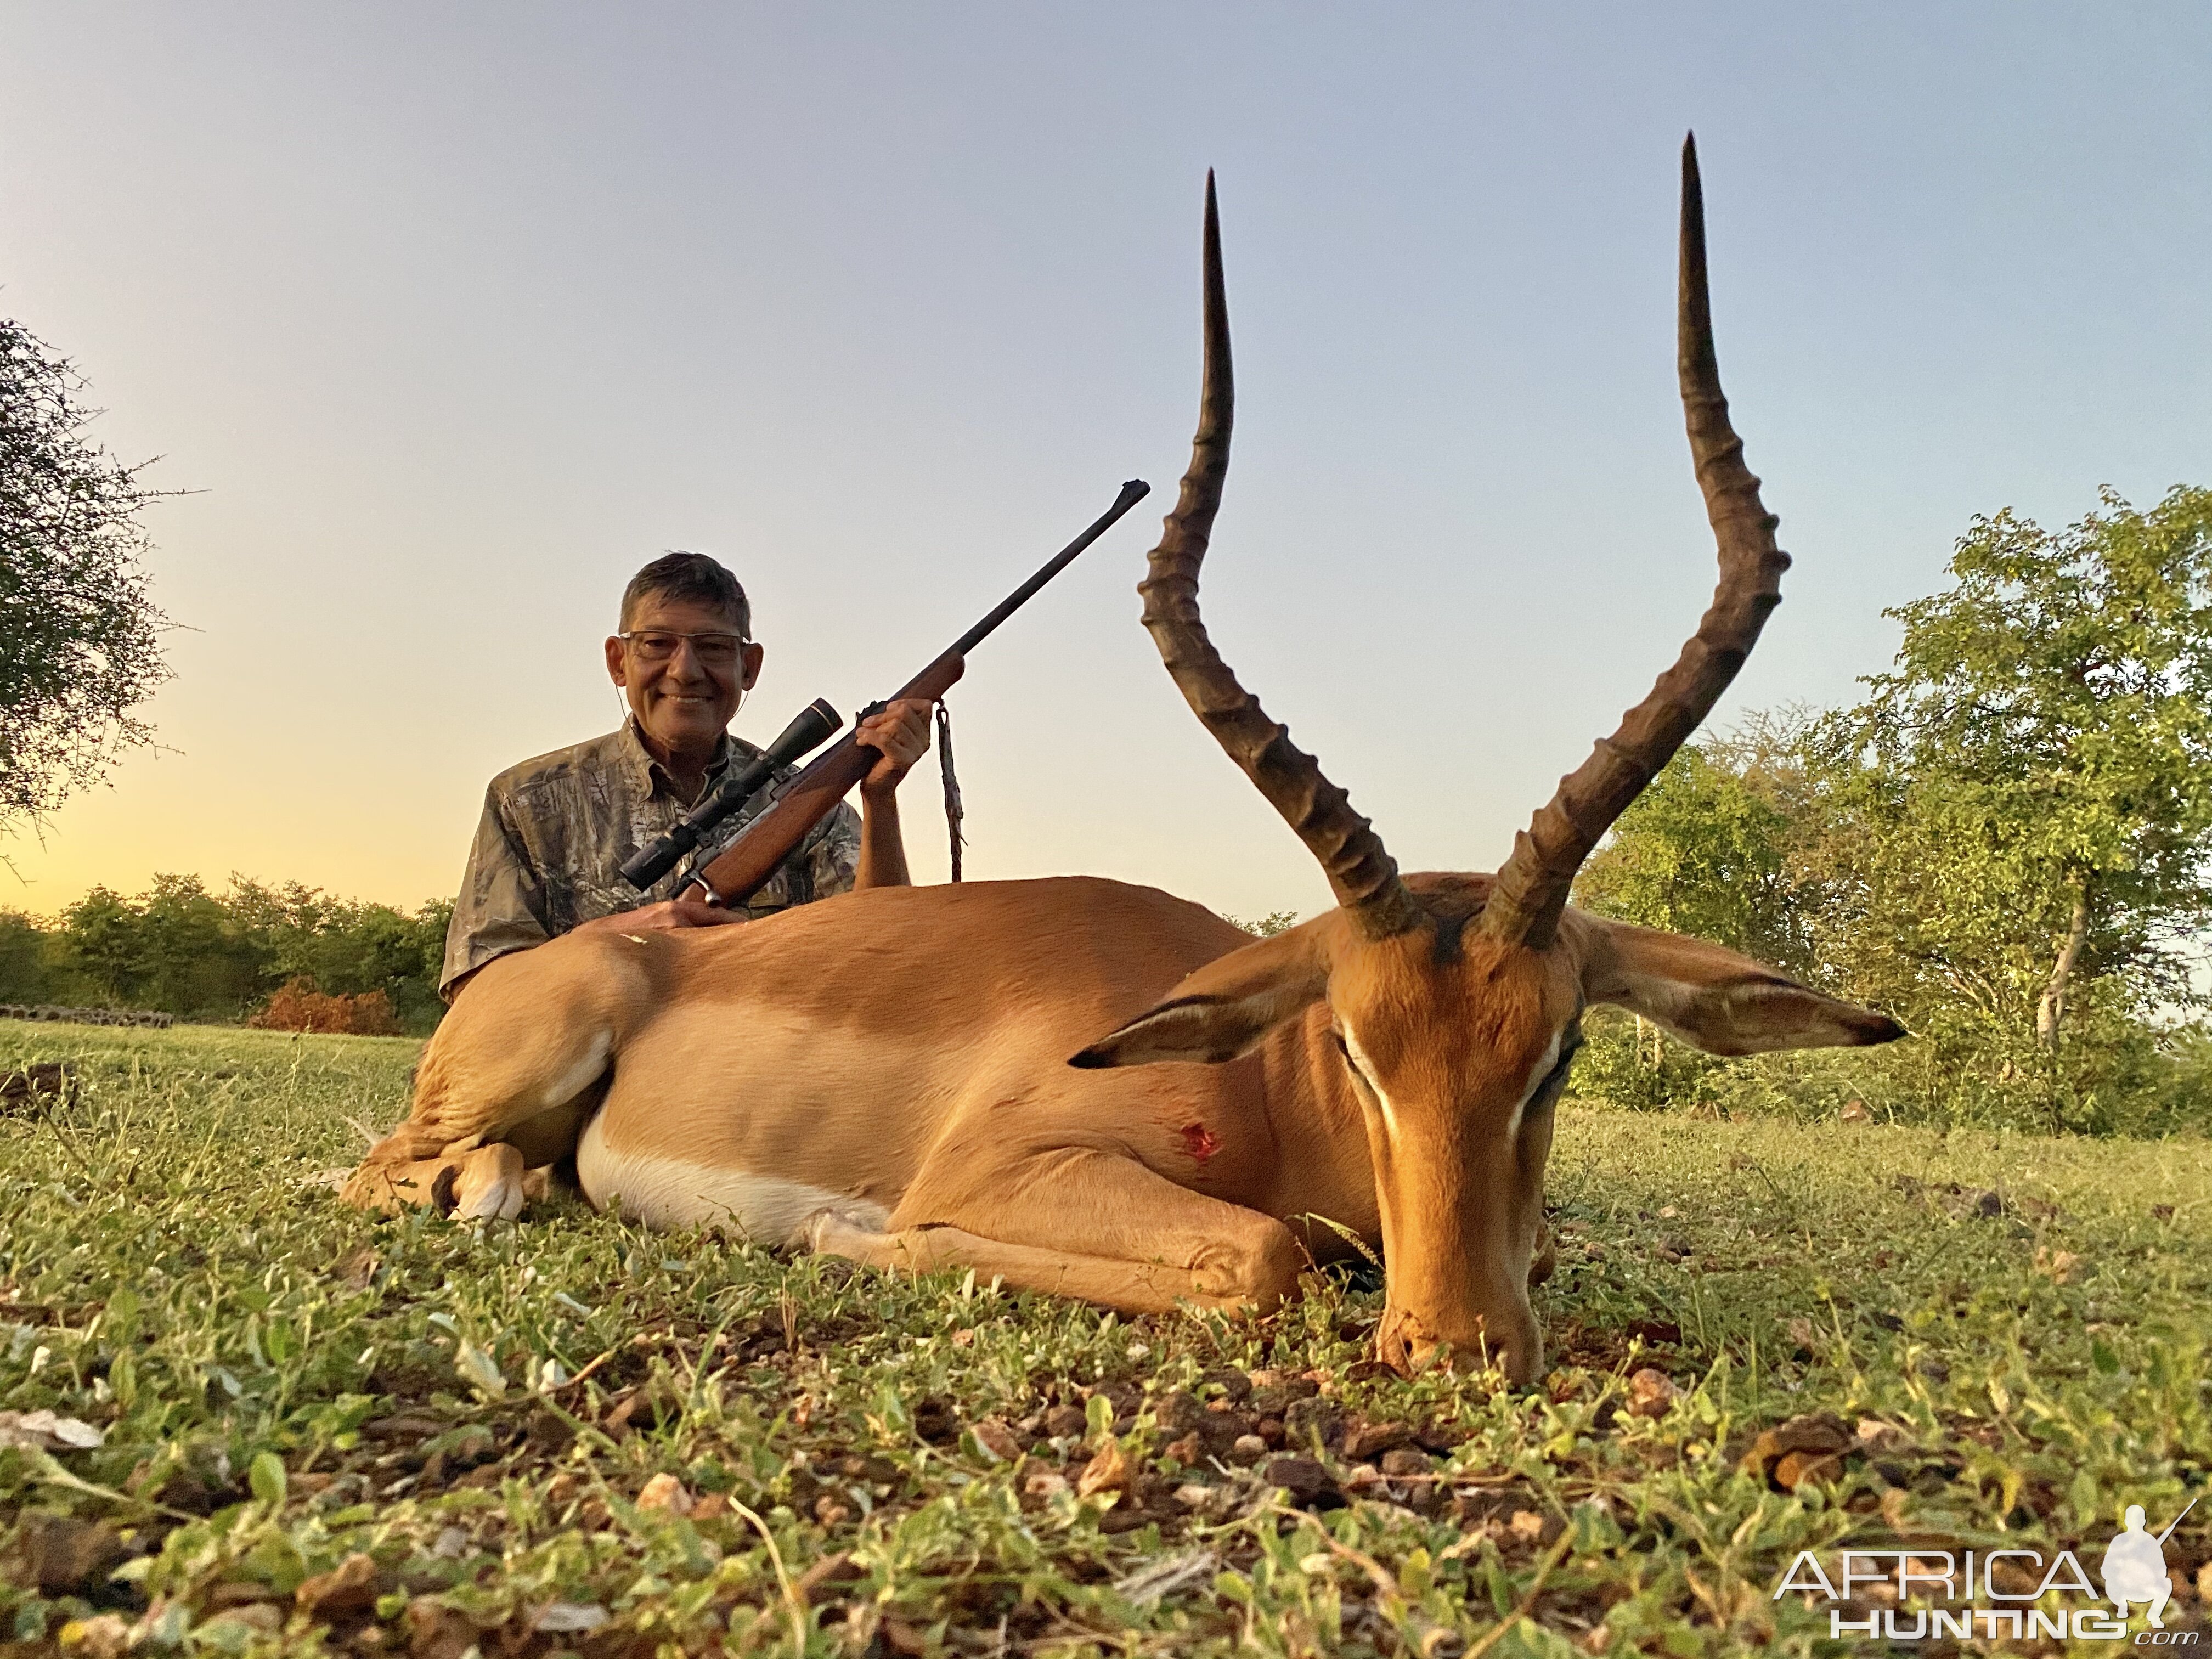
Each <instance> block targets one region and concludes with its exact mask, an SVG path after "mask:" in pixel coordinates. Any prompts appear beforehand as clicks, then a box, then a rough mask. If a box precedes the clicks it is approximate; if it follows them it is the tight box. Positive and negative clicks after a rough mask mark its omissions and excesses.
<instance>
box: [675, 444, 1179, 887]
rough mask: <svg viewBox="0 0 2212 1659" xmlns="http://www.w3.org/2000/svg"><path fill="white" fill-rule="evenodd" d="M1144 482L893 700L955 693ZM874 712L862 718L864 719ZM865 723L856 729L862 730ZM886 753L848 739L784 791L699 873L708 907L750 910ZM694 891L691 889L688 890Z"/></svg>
mask: <svg viewBox="0 0 2212 1659" xmlns="http://www.w3.org/2000/svg"><path fill="white" fill-rule="evenodd" d="M1151 493H1152V486H1151V485H1150V484H1148V483H1146V482H1145V481H1144V480H1143V479H1142V478H1132V479H1130V480H1129V482H1128V483H1125V484H1123V485H1122V486H1121V494H1120V495H1118V496H1116V497H1115V501H1114V505H1113V506H1111V507H1108V508H1107V509H1106V511H1105V512H1104V513H1101V514H1100V515H1099V516H1098V518H1097V520H1095V521H1094V522H1093V523H1092V524H1091V526H1090V527H1089V528H1087V529H1086V530H1085V531H1084V532H1083V533H1082V534H1081V535H1080V536H1078V537H1077V538H1075V539H1074V540H1073V541H1072V542H1070V543H1069V544H1067V545H1066V547H1064V548H1062V549H1060V551H1059V552H1057V553H1055V554H1054V555H1053V556H1052V557H1051V558H1050V559H1048V560H1047V561H1046V562H1045V564H1044V567H1043V568H1042V569H1040V570H1039V571H1038V572H1037V573H1036V574H1035V575H1033V576H1031V577H1030V579H1029V580H1027V581H1025V582H1024V583H1023V584H1022V585H1021V586H1019V587H1018V588H1016V589H1015V590H1014V591H1013V592H1012V593H1009V594H1008V595H1007V596H1006V598H1005V599H1001V600H1000V602H999V603H998V604H997V605H994V606H993V607H992V609H991V611H990V612H989V614H988V615H987V616H986V617H984V618H983V619H982V620H981V622H979V623H976V624H975V626H974V627H973V628H971V629H969V630H968V631H967V632H966V633H965V634H963V635H961V636H960V637H959V638H958V639H957V640H955V641H953V642H952V647H951V649H950V650H948V651H946V652H945V653H944V654H943V655H942V656H940V657H939V658H938V659H937V660H936V661H934V662H933V663H931V664H930V665H929V666H928V667H927V668H925V669H923V670H922V671H921V672H920V673H919V674H916V675H915V677H914V678H912V679H910V680H908V682H907V683H906V684H904V685H902V686H901V687H900V688H899V689H898V691H897V694H896V696H894V697H892V698H890V699H889V701H891V702H903V701H905V700H907V699H909V698H911V699H914V700H915V701H918V702H936V701H937V700H938V699H939V697H941V696H944V695H945V693H946V692H947V691H949V690H951V689H952V686H953V685H954V684H955V683H956V682H957V680H958V679H959V678H960V676H961V675H962V674H963V672H965V671H966V670H967V667H968V653H969V652H970V651H973V650H974V649H975V647H976V646H978V645H979V644H981V642H982V641H983V640H984V638H985V637H986V636H987V635H989V634H990V633H991V632H992V630H993V629H996V628H997V627H998V625H999V624H1000V623H1002V622H1004V621H1006V618H1007V617H1011V616H1012V615H1013V614H1014V612H1015V611H1018V610H1020V609H1021V608H1022V606H1024V605H1027V604H1028V603H1029V602H1030V599H1031V598H1032V597H1034V596H1035V594H1036V591H1037V590H1038V589H1039V588H1041V587H1042V586H1044V585H1045V584H1046V583H1047V582H1048V581H1050V580H1052V579H1053V578H1054V576H1057V575H1058V574H1060V572H1061V571H1062V570H1065V569H1066V568H1067V566H1068V565H1069V563H1070V562H1073V559H1074V557H1075V556H1076V555H1077V554H1079V553H1080V552H1082V551H1083V550H1084V549H1085V548H1086V547H1088V546H1090V545H1091V543H1093V542H1095V541H1097V539H1098V538H1100V537H1101V536H1103V535H1104V534H1105V533H1106V532H1107V531H1109V529H1111V528H1112V527H1113V526H1114V523H1115V520H1117V519H1119V518H1120V517H1121V515H1122V514H1123V513H1127V511H1128V510H1129V509H1130V508H1131V507H1134V506H1135V505H1136V504H1137V503H1138V502H1139V501H1142V500H1144V499H1145V497H1146V495H1150V494H1151ZM873 712H874V711H873V710H872V709H864V710H862V711H861V719H863V720H865V719H866V717H867V716H868V714H872V713H873ZM858 724H859V722H858V721H855V722H854V725H855V726H858ZM882 758H883V755H882V751H880V750H877V749H875V748H872V747H871V746H869V745H866V744H862V743H861V742H860V740H859V738H858V736H857V733H856V732H847V733H846V734H845V735H844V736H843V737H842V738H839V739H838V740H837V741H836V743H834V744H831V745H830V746H829V748H827V749H825V750H823V751H822V753H821V754H819V755H817V757H815V758H814V760H813V762H812V763H811V764H809V765H808V767H807V768H806V769H805V771H803V772H801V773H800V774H799V775H798V776H797V777H795V778H793V780H792V781H791V782H790V783H789V784H788V785H787V786H786V787H785V788H784V789H783V791H782V793H780V794H778V795H777V796H776V798H775V800H773V801H771V802H770V803H769V805H768V807H767V809H766V810H765V811H763V812H762V813H761V815H760V816H759V817H757V818H755V819H754V820H753V821H752V822H751V823H749V824H747V825H746V826H745V828H744V833H743V834H742V835H740V836H738V838H737V839H736V840H735V841H733V842H731V843H730V844H729V846H728V847H726V848H724V849H723V851H722V854H721V856H720V857H719V858H717V859H715V860H714V862H713V863H711V864H708V865H706V866H702V868H700V869H698V870H696V871H694V872H692V877H691V885H692V886H693V887H696V888H702V889H704V890H705V895H706V899H707V902H708V903H709V904H722V905H738V904H743V903H744V902H745V901H746V900H747V899H749V898H750V897H751V896H753V895H754V894H755V893H757V892H758V891H760V890H761V889H762V888H763V887H764V886H766V885H767V884H768V882H769V878H770V877H772V876H774V875H775V872H776V867H777V866H779V865H781V863H782V862H783V861H784V860H786V859H787V858H789V857H790V856H791V854H792V853H793V850H794V849H795V848H797V847H798V846H799V842H802V841H804V840H805V839H806V832H807V831H808V830H810V829H812V828H813V827H814V826H815V825H816V824H817V823H821V822H822V820H823V818H825V817H828V816H829V812H830V811H831V809H832V808H834V807H835V806H836V805H837V803H838V802H839V801H841V800H842V799H845V796H846V794H847V793H848V792H849V791H850V790H851V789H852V787H853V786H854V784H856V783H858V782H860V780H861V779H863V778H865V777H866V776H867V775H868V773H869V771H870V770H871V769H872V768H873V767H874V766H875V763H877V762H878V760H881V759H882ZM687 891H689V889H687Z"/></svg>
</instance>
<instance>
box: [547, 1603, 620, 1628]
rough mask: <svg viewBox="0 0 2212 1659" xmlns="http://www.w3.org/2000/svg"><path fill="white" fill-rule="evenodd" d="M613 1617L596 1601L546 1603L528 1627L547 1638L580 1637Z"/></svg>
mask: <svg viewBox="0 0 2212 1659" xmlns="http://www.w3.org/2000/svg"><path fill="white" fill-rule="evenodd" d="M611 1617H613V1615H612V1614H611V1613H609V1612H608V1611H607V1610H606V1609H605V1607H601V1606H600V1605H599V1603H598V1602H596V1601H548V1602H547V1603H546V1604H545V1605H544V1607H541V1608H539V1609H538V1617H537V1618H535V1619H534V1620H532V1621H531V1626H530V1627H531V1628H532V1630H535V1631H539V1632H544V1634H546V1635H549V1636H580V1635H582V1634H584V1633H585V1632H587V1631H595V1630H597V1629H598V1628H599V1626H602V1625H604V1624H605V1623H606V1622H607V1620H609V1619H611Z"/></svg>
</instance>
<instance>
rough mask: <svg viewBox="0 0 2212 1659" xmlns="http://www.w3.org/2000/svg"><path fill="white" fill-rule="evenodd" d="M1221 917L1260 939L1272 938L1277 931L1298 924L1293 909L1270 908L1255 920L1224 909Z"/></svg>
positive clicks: (1285, 930) (1286, 931) (1296, 915)
mask: <svg viewBox="0 0 2212 1659" xmlns="http://www.w3.org/2000/svg"><path fill="white" fill-rule="evenodd" d="M1221 919H1222V921H1225V922H1228V923H1229V924H1230V925H1231V926H1232V927H1242V928H1243V930H1244V931H1245V932H1246V933H1252V934H1256V935H1257V936H1258V937H1259V938H1261V939H1273V938H1274V936H1275V935H1276V934H1278V933H1289V932H1290V931H1291V928H1293V927H1297V925H1298V913H1297V911H1295V910H1270V911H1268V912H1267V915H1264V916H1261V917H1260V918H1259V919H1258V920H1257V921H1245V920H1244V918H1243V917H1242V916H1232V915H1230V914H1229V913H1228V912H1227V911H1226V910H1224V911H1223V912H1222V913H1221Z"/></svg>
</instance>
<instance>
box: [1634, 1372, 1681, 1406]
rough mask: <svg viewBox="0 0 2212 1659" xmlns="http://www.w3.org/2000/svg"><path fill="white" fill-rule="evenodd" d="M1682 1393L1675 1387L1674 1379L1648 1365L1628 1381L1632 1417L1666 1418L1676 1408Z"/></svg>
mask: <svg viewBox="0 0 2212 1659" xmlns="http://www.w3.org/2000/svg"><path fill="white" fill-rule="evenodd" d="M1681 1395H1682V1391H1681V1390H1680V1389H1678V1388H1676V1387H1675V1386H1674V1378H1673V1377H1671V1376H1668V1375H1667V1373H1666V1372H1664V1371H1662V1370H1658V1369H1657V1368H1656V1367H1655V1366H1651V1365H1646V1366H1645V1367H1644V1369H1643V1370H1639V1371H1638V1372H1637V1373H1636V1374H1635V1375H1634V1376H1632V1377H1630V1378H1629V1379H1628V1411H1629V1415H1630V1416H1632V1417H1651V1418H1659V1417H1664V1416H1666V1415H1667V1413H1668V1412H1670V1411H1672V1410H1673V1409H1674V1402H1675V1401H1677V1400H1679V1399H1680V1398H1681Z"/></svg>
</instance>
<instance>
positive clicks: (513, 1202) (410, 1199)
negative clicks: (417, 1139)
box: [345, 1141, 550, 1221]
mask: <svg viewBox="0 0 2212 1659" xmlns="http://www.w3.org/2000/svg"><path fill="white" fill-rule="evenodd" d="M549 1173H550V1172H549V1171H547V1170H532V1169H528V1168H526V1166H525V1165H524V1164H523V1161H522V1154H521V1153H520V1152H518V1151H516V1150H515V1149H514V1148H513V1146H507V1144H506V1143H505V1142H503V1141H502V1142H498V1143H495V1144H494V1145H492V1146H478V1147H476V1148H474V1149H473V1150H471V1151H466V1152H463V1151H455V1152H453V1153H452V1155H451V1156H448V1157H444V1158H420V1159H417V1160H416V1161H415V1162H414V1163H411V1164H380V1165H375V1166H366V1165H365V1166H363V1167H362V1169H361V1170H356V1172H355V1175H354V1177H353V1179H352V1180H351V1181H349V1182H347V1183H346V1189H345V1198H346V1201H347V1202H349V1203H351V1204H357V1205H360V1206H362V1207H363V1208H365V1209H374V1210H382V1211H384V1212H386V1213H387V1214H388V1213H390V1212H392V1211H394V1210H399V1209H404V1208H406V1207H407V1206H410V1205H416V1204H428V1205H431V1206H434V1207H435V1208H436V1210H437V1211H438V1212H439V1213H440V1214H441V1215H450V1216H459V1218H462V1219H463V1220H469V1221H473V1220H477V1219H489V1220H497V1221H512V1220H513V1219H514V1218H515V1217H517V1216H519V1215H520V1214H521V1213H522V1206H524V1205H525V1204H526V1203H527V1202H529V1201H530V1200H532V1199H543V1198H544V1196H545V1195H546V1192H547V1189H548V1188H547V1182H548V1179H549Z"/></svg>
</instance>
